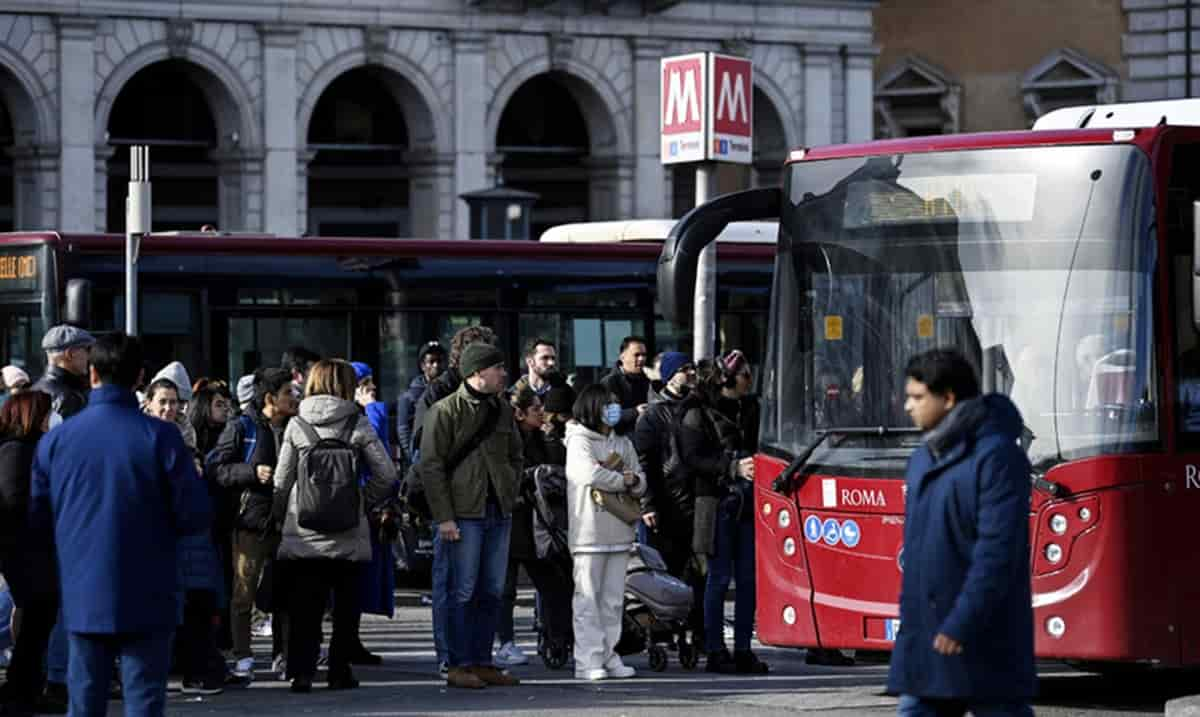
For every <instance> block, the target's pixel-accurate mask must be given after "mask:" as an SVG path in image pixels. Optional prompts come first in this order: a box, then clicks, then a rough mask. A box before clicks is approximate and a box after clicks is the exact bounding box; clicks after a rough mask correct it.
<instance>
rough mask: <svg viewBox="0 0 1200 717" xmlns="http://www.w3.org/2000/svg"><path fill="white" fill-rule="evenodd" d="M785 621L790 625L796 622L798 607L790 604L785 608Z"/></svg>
mask: <svg viewBox="0 0 1200 717" xmlns="http://www.w3.org/2000/svg"><path fill="white" fill-rule="evenodd" d="M783 621H784V623H786V624H788V625H795V624H796V608H794V607H792V606H791V605H788V606H787V607H785V608H784V609H783Z"/></svg>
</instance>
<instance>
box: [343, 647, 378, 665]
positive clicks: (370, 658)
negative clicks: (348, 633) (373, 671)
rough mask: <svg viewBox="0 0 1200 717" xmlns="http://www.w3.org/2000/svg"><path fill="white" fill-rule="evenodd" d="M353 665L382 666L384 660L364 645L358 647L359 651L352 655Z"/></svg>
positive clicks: (351, 661)
mask: <svg viewBox="0 0 1200 717" xmlns="http://www.w3.org/2000/svg"><path fill="white" fill-rule="evenodd" d="M350 664H351V665H372V666H374V665H382V664H383V658H382V657H380V656H379V655H376V654H375V653H373V652H370V651H368V650H367V648H365V647H363V646H362V645H359V646H358V650H356V651H355V652H354V653H352V654H351V655H350Z"/></svg>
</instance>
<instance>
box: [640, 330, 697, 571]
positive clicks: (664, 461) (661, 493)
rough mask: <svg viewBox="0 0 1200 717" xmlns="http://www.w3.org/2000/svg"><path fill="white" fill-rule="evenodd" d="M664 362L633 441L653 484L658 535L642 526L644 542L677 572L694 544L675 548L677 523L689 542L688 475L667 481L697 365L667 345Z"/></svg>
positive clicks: (647, 512)
mask: <svg viewBox="0 0 1200 717" xmlns="http://www.w3.org/2000/svg"><path fill="white" fill-rule="evenodd" d="M659 367H660V369H659V370H660V372H661V374H662V380H663V383H664V385H663V389H662V391H660V392H658V393H652V394H651V395H650V406H649V408H647V409H646V412H645V413H644V414H642V415H641V417H639V418H638V419H637V425H636V426H635V428H634V431H633V445H634V447H635V448H637V452H638V463H639V464H640V465H641V466H642V470H643V471H645V472H646V485H647V486H648V489H647V490H646V495H645V496H643V497H642V510H643V511H644V513H643V515H642V522H643V524H644V526H645V527H646V528H649V529H651V530H653V531H654V534H653V535H647V534H646V532H645V531H644V530H643V529H642V527H639V533H641V537H642V538H643V539H644V542H648V543H649V544H650V545H652V546H654V547H655V548H656V549H657V550H658V551H659V552H661V553H662V554H663V557H664V558H666V559H667V564H668V565H670V566H672V567H677V568H679V570H673V571H672V572H673V573H675V574H676V575H677V576H678V575H679V574H680V573H681V570H682V567H683V564H684V563H686V562H687V556H688V555H690V553H691V550H672V549H671V546H672V545H673V543H674V542H675V541H672V540H671V538H672V534H673V533H675V532H677V531H676V529H677V528H679V527H680V526H681V525H683V524H686V527H687V528H688V530H687V531H685V532H686V536H685V535H679V536H675V537H678V538H679V542H680V545H681V546H690V545H691V530H690V528H691V518H690V517H689V518H688V519H687V520H686V521H684V520H680V519H678V518H679V516H680V515H681V509H682V508H684V507H685V506H682V505H679V503H680V502H686V496H683V495H680V490H679V489H680V488H682V487H683V485H682V484H684V483H686V481H677V482H676V483H677V485H672V486H670V487H668V486H667V485H666V484H665V478H666V472H667V470H668V469H670V468H671V467H673V466H674V464H675V452H674V450H673V447H674V441H672V440H671V425H672V422H673V421H674V418H675V412H676V411H677V410H678V408H679V405H680V404H681V403H683V399H684V398H685V397H686V396H687V394H688V391H689V390H691V388H692V387H693V386H695V385H696V366H695V365H694V364H693V363H692V360H691V358H690V357H688V355H687V354H684V353H680V352H678V351H667V352H665V353H663V354H662V356H661V360H660V362H659ZM688 492H689V493H690V491H688Z"/></svg>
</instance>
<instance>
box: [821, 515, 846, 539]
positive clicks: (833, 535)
mask: <svg viewBox="0 0 1200 717" xmlns="http://www.w3.org/2000/svg"><path fill="white" fill-rule="evenodd" d="M821 537H822V539H824V541H825V544H826V545H837V544H838V541H839V540H841V539H842V526H840V525H838V522H837V521H836V520H834V519H833V518H826V519H825V522H824V523H822V524H821Z"/></svg>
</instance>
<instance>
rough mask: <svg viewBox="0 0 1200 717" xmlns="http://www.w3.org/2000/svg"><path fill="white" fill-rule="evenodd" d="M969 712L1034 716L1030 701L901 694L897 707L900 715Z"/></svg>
mask: <svg viewBox="0 0 1200 717" xmlns="http://www.w3.org/2000/svg"><path fill="white" fill-rule="evenodd" d="M967 712H970V713H971V714H973V715H975V717H1033V709H1032V708H1031V707H1030V706H1029V703H1028V702H1024V701H1020V700H1018V701H1014V702H974V701H971V700H940V699H928V698H924V697H914V696H912V695H901V696H900V704H899V705H897V707H896V714H897V715H898V717H962V716H963V715H965V714H966V713H967Z"/></svg>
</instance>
